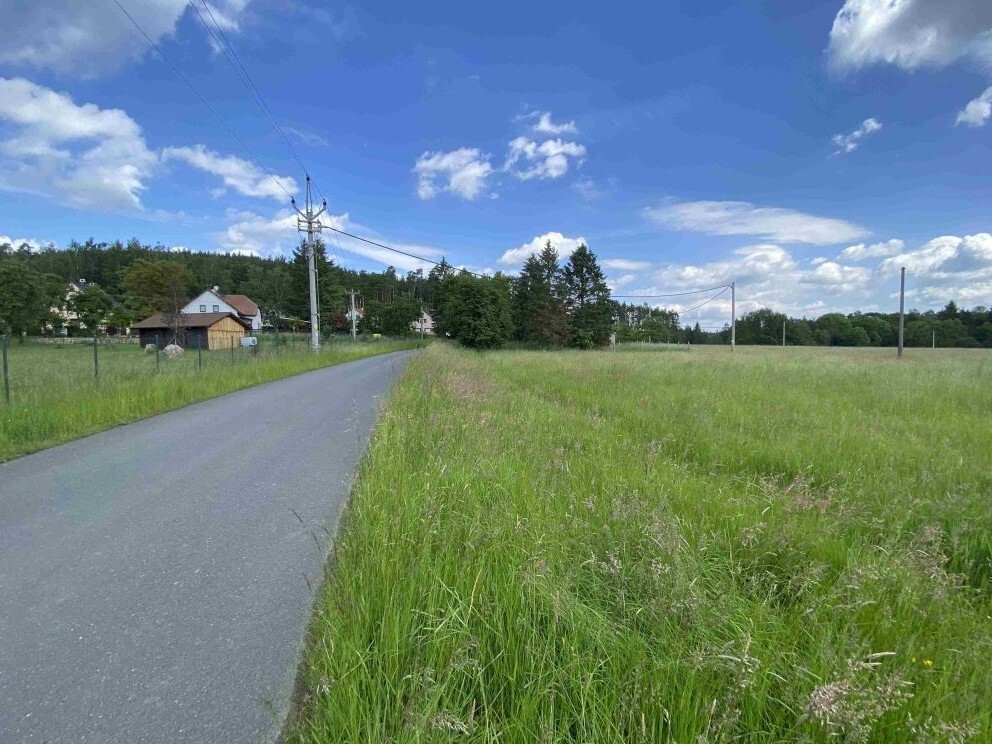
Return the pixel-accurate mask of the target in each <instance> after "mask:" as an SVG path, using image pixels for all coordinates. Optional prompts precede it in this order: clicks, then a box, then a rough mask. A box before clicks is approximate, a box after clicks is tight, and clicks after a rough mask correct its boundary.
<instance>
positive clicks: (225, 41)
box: [188, 0, 324, 199]
mask: <svg viewBox="0 0 992 744" xmlns="http://www.w3.org/2000/svg"><path fill="white" fill-rule="evenodd" d="M188 4H189V6H190V7H191V8H193V10H194V11H195V12H196V15H197V17H198V18H199V19H200V23H201V24H203V27H204V28H205V29H206V30H207V33H209V34H210V36H211V37H212V38H213V40H214V42H215V43H216V44H217V46H218V47H219V48H220V50H221V51H222V52H224V58H225V59H226V60H227V62H228V64H229V65H231V69H232V70H234V73H235V74H236V75H237V76H238V78H239V79H240V80H241V82H242V84H244V86H245V88H247V89H248V93H249V94H251V97H252V100H254V101H255V104H256V105H257V106H258V108H259V110H260V111H261V112H262V114H263V115H264V116H265V117H266V118H267V119H268V121H269V123H270V124H271V125H272V128H273V129H275V131H276V133H277V134H279V136H280V137H282V140H283V141H284V142H285V143H286V147H287V148H288V149H289V154H290V155H292V157H293V160H295V161H296V164H297V165H298V166H300V169H301V170H302V171H303V172H304V173H305V174H307V175H309V174H310V171H309V169H308V168H307V167H306V165H304V163H303V160H302V159H301V158H300V155H299V153H298V152H297V151H296V148H295V147H293V143H292V142H291V141H290V139H289V137H287V136H286V132H285V131H284V130H283V128H282V127H281V126H279V122H278V121H277V120H276V117H275V114H273V113H272V109H271V108H270V107H269V105H268V103H266V101H265V98H264V97H263V96H262V92H261V91H260V90H259V89H258V86H257V85H256V84H255V81H254V80H253V79H252V77H251V73H249V72H248V68H246V67H245V65H244V63H243V62H242V61H241V57H239V56H238V52H237V50H235V48H234V44H232V43H231V40H230V39H229V38H228V37H227V34H225V33H224V29H223V28H222V27H221V25H220V24H219V23H218V22H217V18H216V17H215V16H214V13H213V11H212V10H211V9H210V4H209V3H207V2H206V0H200V4H201V5H202V6H203V9H204V10H205V11H207V15H208V16H210V20H211V22H212V23H213V26H214V28H211V27H210V26H209V25H208V24H207V21H206V19H205V18H204V17H203V14H202V13H201V12H200V9H199V8H198V7H197V6H196V3H195V2H193V0H188ZM215 29H216V33H215ZM310 181H311V183H312V184H313V185H314V187H315V188H316V189H317V193H319V194H320V197H321V199H323V198H324V194H323V192H321V190H320V187H319V186H317V183H316V181H315V180H314V179H313V177H312V176H311V179H310Z"/></svg>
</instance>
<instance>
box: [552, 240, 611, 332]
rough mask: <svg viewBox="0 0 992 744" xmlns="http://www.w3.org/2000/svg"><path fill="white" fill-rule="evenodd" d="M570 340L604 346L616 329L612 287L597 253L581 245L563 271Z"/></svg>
mask: <svg viewBox="0 0 992 744" xmlns="http://www.w3.org/2000/svg"><path fill="white" fill-rule="evenodd" d="M564 288H565V307H566V310H567V313H568V319H569V330H570V334H569V335H570V343H571V345H572V346H575V347H577V348H581V349H589V348H593V347H595V346H605V345H606V344H607V343H609V340H610V334H611V333H612V330H613V318H612V309H611V306H610V289H609V287H607V286H606V277H605V276H604V274H603V270H602V269H601V268H600V267H599V264H598V263H597V261H596V254H594V253H593V252H592V251H590V250H589V249H588V248H587V247H586V246H585V245H580V246H579V247H578V248H577V249H576V250H575V252H574V253H572V255H571V256H570V257H569V259H568V263H567V264H565V270H564Z"/></svg>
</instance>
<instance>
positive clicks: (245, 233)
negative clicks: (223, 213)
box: [219, 209, 348, 256]
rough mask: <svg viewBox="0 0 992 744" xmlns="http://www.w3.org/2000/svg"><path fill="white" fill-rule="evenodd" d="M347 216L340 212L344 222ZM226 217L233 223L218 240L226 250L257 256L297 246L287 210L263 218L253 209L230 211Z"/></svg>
mask: <svg viewBox="0 0 992 744" xmlns="http://www.w3.org/2000/svg"><path fill="white" fill-rule="evenodd" d="M347 217H348V216H347V215H343V218H344V220H345V221H347ZM229 218H230V219H234V220H235V222H233V223H232V224H230V225H229V226H228V227H227V230H226V231H225V232H224V233H223V234H222V235H221V236H220V240H219V242H220V246H221V248H222V249H223V250H224V251H225V252H228V253H230V252H231V251H251V252H253V253H257V254H258V255H260V256H288V255H289V254H290V253H291V252H292V250H293V248H295V247H296V246H297V245H299V242H300V234H299V233H298V232H297V229H296V213H295V212H293V211H292V210H290V209H280V210H279V211H278V212H276V214H275V215H274V216H273V217H263V216H261V215H258V214H255V213H254V212H231V213H229ZM342 229H345V228H342Z"/></svg>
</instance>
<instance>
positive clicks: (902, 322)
mask: <svg viewBox="0 0 992 744" xmlns="http://www.w3.org/2000/svg"><path fill="white" fill-rule="evenodd" d="M905 331H906V267H905V266H903V267H902V269H901V270H900V272H899V351H898V352H897V353H896V356H897V357H898V358H899V359H902V344H903V339H904V337H905Z"/></svg>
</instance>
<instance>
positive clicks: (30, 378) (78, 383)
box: [0, 341, 421, 462]
mask: <svg viewBox="0 0 992 744" xmlns="http://www.w3.org/2000/svg"><path fill="white" fill-rule="evenodd" d="M419 345H421V344H420V343H419V342H417V341H381V342H378V343H357V344H353V343H351V342H344V341H337V342H332V343H329V344H326V345H325V346H324V347H322V350H321V352H320V353H319V354H314V353H312V352H310V351H309V350H308V349H307V347H306V345H305V344H302V343H292V342H291V343H279V344H276V343H272V342H271V341H270V342H269V343H263V346H262V348H261V349H260V350H259V351H258V352H257V353H253V354H249V353H248V352H247V351H246V350H243V349H240V348H236V349H234V350H225V351H204V352H202V356H201V357H199V358H198V356H197V353H196V351H195V350H188V351H187V352H186V353H185V354H184V355H183V356H181V357H178V358H176V359H169V358H167V357H166V356H165V355H164V354H162V355H160V357H159V359H158V363H156V358H155V355H154V354H150V353H147V352H144V351H143V350H141V349H140V348H139V347H138V346H137V345H136V344H116V345H101V346H100V347H99V350H98V354H99V365H98V366H99V377H96V376H95V375H94V364H93V348H92V347H91V346H86V345H75V344H73V345H64V346H63V345H59V346H49V345H41V344H34V343H30V342H28V343H24V344H18V343H16V342H15V343H13V344H11V345H10V349H9V367H10V380H11V382H10V387H11V404H10V405H6V404H5V403H4V402H3V398H2V397H0V462H2V461H4V460H8V459H10V458H12V457H17V456H19V455H23V454H27V453H28V452H33V451H35V450H38V449H42V448H44V447H50V446H52V445H54V444H59V443H61V442H65V441H67V440H69V439H74V438H76V437H80V436H84V435H87V434H92V433H94V432H97V431H100V430H102V429H107V428H109V427H112V426H117V425H119V424H124V423H129V422H131V421H136V420H138V419H141V418H145V417H147V416H151V415H154V414H156V413H161V412H163V411H169V410H172V409H175V408H180V407H182V406H185V405H188V404H190V403H194V402H196V401H200V400H205V399H206V398H211V397H214V396H217V395H222V394H223V393H228V392H231V391H232V390H237V389H239V388H244V387H248V386H251V385H257V384H258V383H261V382H268V381H270V380H275V379H278V378H280V377H287V376H289V375H294V374H298V373H300V372H306V371H309V370H313V369H317V368H319V367H324V366H328V365H331V364H339V363H341V362H348V361H351V360H354V359H361V358H364V357H368V356H372V355H375V354H384V353H388V352H391V351H398V350H401V349H409V348H414V347H416V346H419Z"/></svg>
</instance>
